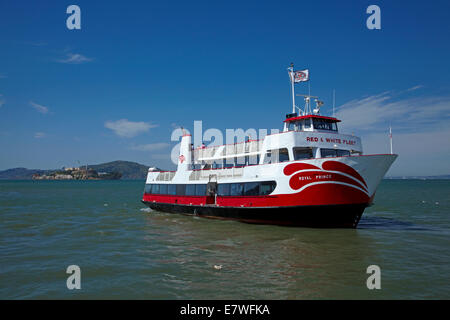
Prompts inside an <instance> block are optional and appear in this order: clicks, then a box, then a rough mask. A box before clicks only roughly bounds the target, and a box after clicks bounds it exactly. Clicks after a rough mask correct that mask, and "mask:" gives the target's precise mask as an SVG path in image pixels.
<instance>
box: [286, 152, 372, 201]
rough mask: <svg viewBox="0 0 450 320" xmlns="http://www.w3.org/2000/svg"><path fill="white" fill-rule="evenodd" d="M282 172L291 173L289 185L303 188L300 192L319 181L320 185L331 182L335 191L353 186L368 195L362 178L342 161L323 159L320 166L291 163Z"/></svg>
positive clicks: (297, 188) (296, 188)
mask: <svg viewBox="0 0 450 320" xmlns="http://www.w3.org/2000/svg"><path fill="white" fill-rule="evenodd" d="M283 172H284V174H285V175H287V176H289V175H292V176H291V178H290V179H289V186H290V187H291V188H292V189H293V190H299V189H302V188H303V190H301V191H300V193H303V192H304V191H305V190H306V189H308V188H311V187H313V186H316V185H317V184H318V183H320V185H324V184H328V185H331V184H333V188H335V189H336V191H338V190H339V189H342V188H344V187H345V188H349V187H350V188H354V189H356V190H358V192H361V193H364V195H365V197H368V193H369V191H368V189H367V183H366V181H365V180H364V178H363V177H362V176H361V175H360V174H359V173H358V172H357V171H356V170H355V169H353V168H352V167H350V166H348V165H346V164H345V163H342V162H338V161H332V160H329V161H325V162H324V163H322V168H319V167H317V166H315V165H312V164H308V163H291V164H289V165H287V166H286V167H285V168H284V170H283ZM349 176H350V177H349ZM353 178H354V179H353ZM343 183H345V184H346V185H343ZM314 189H316V188H314ZM362 190H364V191H362ZM308 193H310V192H308Z"/></svg>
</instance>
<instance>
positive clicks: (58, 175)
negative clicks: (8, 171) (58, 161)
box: [31, 167, 122, 180]
mask: <svg viewBox="0 0 450 320" xmlns="http://www.w3.org/2000/svg"><path fill="white" fill-rule="evenodd" d="M121 177H122V174H121V173H120V172H117V171H113V172H97V171H96V170H94V169H92V168H88V167H86V168H83V167H79V168H64V169H62V170H57V171H53V172H50V173H46V174H39V173H35V174H33V175H32V176H31V178H32V179H33V180H119V179H120V178H121Z"/></svg>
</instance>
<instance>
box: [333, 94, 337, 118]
mask: <svg viewBox="0 0 450 320" xmlns="http://www.w3.org/2000/svg"><path fill="white" fill-rule="evenodd" d="M335 105H336V90H335V89H333V117H334V107H335Z"/></svg>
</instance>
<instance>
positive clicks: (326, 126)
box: [313, 118, 337, 131]
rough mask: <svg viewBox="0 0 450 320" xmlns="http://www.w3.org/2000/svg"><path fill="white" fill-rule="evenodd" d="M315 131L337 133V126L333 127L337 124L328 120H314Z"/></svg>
mask: <svg viewBox="0 0 450 320" xmlns="http://www.w3.org/2000/svg"><path fill="white" fill-rule="evenodd" d="M313 124H314V129H317V130H328V131H337V126H336V125H333V124H335V123H333V122H331V121H329V120H326V119H320V118H319V119H318V118H313Z"/></svg>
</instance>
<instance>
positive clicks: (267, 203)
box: [143, 183, 370, 207]
mask: <svg viewBox="0 0 450 320" xmlns="http://www.w3.org/2000/svg"><path fill="white" fill-rule="evenodd" d="M143 200H144V201H147V202H155V203H169V204H170V203H173V204H186V205H200V206H201V205H206V204H207V200H208V198H207V197H197V196H171V195H154V194H144V197H143ZM369 202H370V199H369V197H368V196H367V194H365V193H364V192H363V191H361V190H358V189H355V188H353V187H351V186H346V185H340V184H330V183H325V184H316V185H312V186H310V187H308V188H306V189H304V190H302V191H301V192H298V193H293V194H280V195H269V196H255V197H252V196H229V197H219V196H218V197H217V205H218V206H223V207H283V206H286V207H287V206H314V205H318V206H321V205H335V204H362V203H369Z"/></svg>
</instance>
